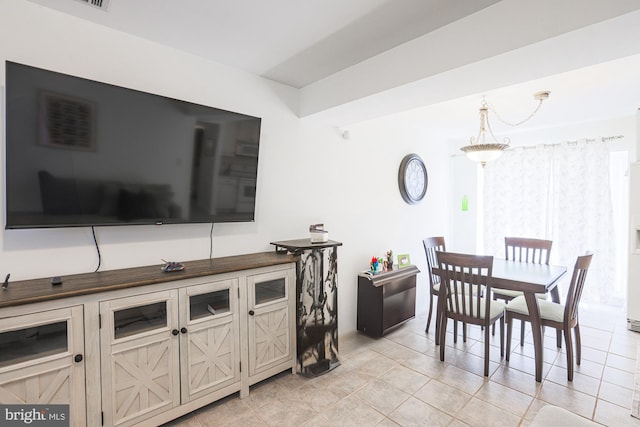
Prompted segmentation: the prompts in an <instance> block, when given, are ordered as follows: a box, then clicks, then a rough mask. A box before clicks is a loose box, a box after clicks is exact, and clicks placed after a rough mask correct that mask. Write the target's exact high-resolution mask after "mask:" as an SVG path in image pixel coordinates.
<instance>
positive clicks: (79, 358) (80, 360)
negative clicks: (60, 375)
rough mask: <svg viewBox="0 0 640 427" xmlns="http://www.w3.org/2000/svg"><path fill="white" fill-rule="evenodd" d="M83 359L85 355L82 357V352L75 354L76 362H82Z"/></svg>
mask: <svg viewBox="0 0 640 427" xmlns="http://www.w3.org/2000/svg"><path fill="white" fill-rule="evenodd" d="M82 359H83V357H82V355H81V354H76V355H75V356H73V360H74V361H75V362H76V363H80V362H82Z"/></svg>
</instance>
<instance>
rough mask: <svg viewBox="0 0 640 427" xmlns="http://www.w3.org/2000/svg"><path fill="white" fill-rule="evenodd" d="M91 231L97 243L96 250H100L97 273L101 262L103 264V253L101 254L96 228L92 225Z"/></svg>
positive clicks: (94, 241)
mask: <svg viewBox="0 0 640 427" xmlns="http://www.w3.org/2000/svg"><path fill="white" fill-rule="evenodd" d="M91 233H92V234H93V243H95V245H96V251H97V252H98V266H97V267H96V269H95V271H94V273H97V272H98V270H99V269H100V264H102V255H100V247H99V246H98V240H97V239H96V230H95V228H93V225H92V226H91Z"/></svg>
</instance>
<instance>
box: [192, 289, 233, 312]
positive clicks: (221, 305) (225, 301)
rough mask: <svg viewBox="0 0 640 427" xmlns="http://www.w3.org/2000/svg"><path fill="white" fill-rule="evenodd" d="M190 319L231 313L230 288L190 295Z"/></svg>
mask: <svg viewBox="0 0 640 427" xmlns="http://www.w3.org/2000/svg"><path fill="white" fill-rule="evenodd" d="M189 309H190V310H189V316H190V317H189V320H196V319H202V318H204V317H208V316H217V315H220V314H224V313H229V311H230V310H231V306H230V305H229V289H222V290H219V291H215V292H207V293H204V294H198V295H190V296H189Z"/></svg>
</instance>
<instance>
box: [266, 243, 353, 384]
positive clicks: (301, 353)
mask: <svg viewBox="0 0 640 427" xmlns="http://www.w3.org/2000/svg"><path fill="white" fill-rule="evenodd" d="M271 244H273V245H275V246H276V251H278V252H288V253H295V254H296V255H298V256H300V260H299V261H298V264H297V268H296V270H297V271H296V274H297V280H296V290H297V296H296V298H297V313H296V325H297V328H296V338H297V350H298V354H297V357H298V372H299V373H300V374H302V375H304V376H307V377H315V376H318V375H322V374H324V373H326V372H329V371H330V370H332V369H334V368H335V367H337V366H339V365H340V360H339V358H338V246H342V243H340V242H335V241H332V240H329V241H328V242H323V243H311V242H310V240H309V239H298V240H287V241H280V242H272V243H271Z"/></svg>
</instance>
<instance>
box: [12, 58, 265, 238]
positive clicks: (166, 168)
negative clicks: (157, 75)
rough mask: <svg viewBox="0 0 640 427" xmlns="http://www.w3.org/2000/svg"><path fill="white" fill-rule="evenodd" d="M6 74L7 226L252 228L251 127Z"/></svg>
mask: <svg viewBox="0 0 640 427" xmlns="http://www.w3.org/2000/svg"><path fill="white" fill-rule="evenodd" d="M5 71H6V85H5V88H6V90H5V93H6V102H5V105H6V108H5V111H6V120H5V123H6V151H5V152H6V167H5V171H6V192H5V195H6V213H7V214H6V228H8V229H13V228H41V227H72V226H106V225H123V224H180V223H198V222H249V221H254V219H255V196H256V179H257V171H258V153H259V144H260V125H261V119H260V118H258V117H252V116H248V115H245V114H239V113H235V112H231V111H225V110H221V109H218V108H213V107H208V106H204V105H199V104H193V103H190V102H185V101H180V100H177V99H172V98H167V97H164V96H159V95H154V94H150V93H146V92H141V91H137V90H132V89H127V88H124V87H119V86H114V85H111V84H106V83H101V82H97V81H92V80H87V79H84V78H79V77H74V76H70V75H66V74H61V73H57V72H53V71H48V70H44V69H41V68H36V67H32V66H28V65H23V64H18V63H15V62H10V61H7V62H6V70H5Z"/></svg>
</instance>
